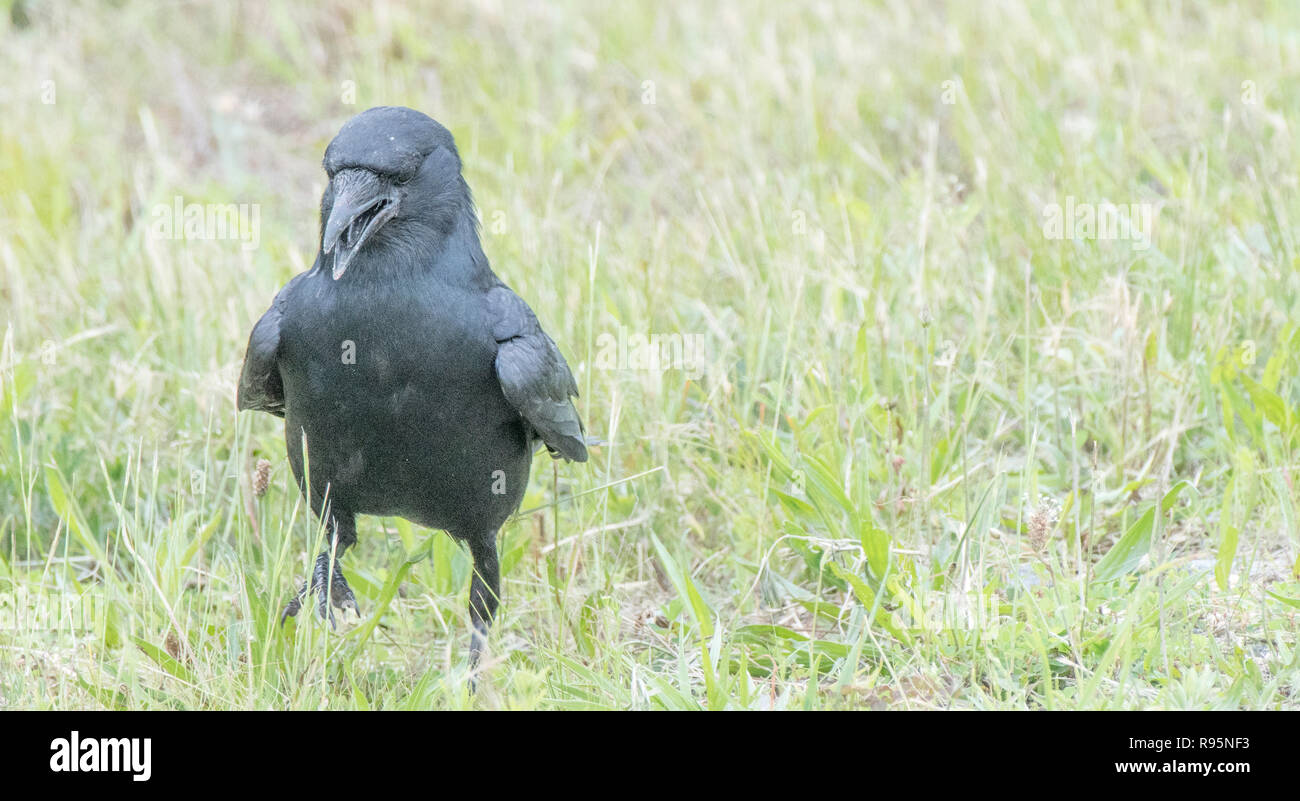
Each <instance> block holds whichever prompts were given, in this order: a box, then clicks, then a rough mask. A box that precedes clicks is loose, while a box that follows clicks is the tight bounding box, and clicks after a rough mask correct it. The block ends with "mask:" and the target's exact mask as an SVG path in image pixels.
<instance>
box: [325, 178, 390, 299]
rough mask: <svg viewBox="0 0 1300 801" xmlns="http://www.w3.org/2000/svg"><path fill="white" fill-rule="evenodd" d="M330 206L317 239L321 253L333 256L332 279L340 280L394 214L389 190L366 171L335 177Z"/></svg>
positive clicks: (387, 186) (379, 179) (386, 184)
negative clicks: (326, 218) (323, 228)
mask: <svg viewBox="0 0 1300 801" xmlns="http://www.w3.org/2000/svg"><path fill="white" fill-rule="evenodd" d="M332 183H333V186H334V205H333V206H332V207H331V208H330V216H329V220H328V221H326V223H325V233H324V235H323V236H322V238H321V252H322V253H324V254H325V255H326V256H328V255H330V254H333V256H334V268H333V273H334V280H335V281H337V280H339V279H340V278H342V277H343V273H344V272H346V271H347V269H348V265H349V264H351V263H352V258H353V257H354V256H356V254H357V251H359V250H361V247H362V246H363V245H364V244H365V243H366V240H367V239H369V238H370V237H371V236H372V235H373V234H374V233H375V231H378V230H379V229H380V228H381V227H383V225H384V223H386V222H388V221H389V220H391V219H392V218H393V216H394V215H396V214H397V196H396V195H395V193H394V192H393V191H392V187H391V186H389V185H388V183H387V182H386V181H384V180H383V179H381V178H380V177H379V176H378V175H375V174H374V173H373V172H370V171H369V170H359V169H354V170H343V171H342V172H339V173H337V174H335V176H334V180H333V181H332Z"/></svg>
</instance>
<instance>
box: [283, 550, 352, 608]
mask: <svg viewBox="0 0 1300 801" xmlns="http://www.w3.org/2000/svg"><path fill="white" fill-rule="evenodd" d="M330 565H331V562H330V555H329V553H328V552H326V553H322V554H321V555H320V556H317V557H316V568H315V570H313V571H312V576H311V581H310V582H303V585H302V587H300V588H299V589H298V593H297V595H295V596H294V597H293V600H292V601H290V602H289V605H288V606H286V607H285V608H284V614H282V615H280V625H282V626H283V625H284V621H286V620H288V619H289V618H291V617H293V616H295V615H297V614H298V612H299V611H301V609H302V602H303V599H304V598H306V597H307V593H308V592H311V593H313V594H315V595H316V613H317V614H319V615H320V616H321V619H322V620H328V621H329V622H330V626H333V625H334V609H332V608H330V607H331V606H333V607H334V608H336V609H340V610H348V609H351V610H352V611H354V612H356V613H357V614H358V615H360V614H361V607H359V606H358V605H357V596H356V595H354V594H353V593H352V588H351V587H349V586H348V580H347V579H345V578H343V569H342V567H341V566H340V565H339V563H338V561H337V560H336V561H334V562H333V569H332V570H331V568H330ZM326 587H328V588H329V589H328V591H327V590H326Z"/></svg>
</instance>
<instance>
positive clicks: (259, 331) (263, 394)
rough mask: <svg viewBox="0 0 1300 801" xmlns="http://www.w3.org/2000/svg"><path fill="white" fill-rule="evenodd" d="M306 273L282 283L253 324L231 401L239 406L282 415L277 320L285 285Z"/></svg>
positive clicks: (286, 290)
mask: <svg viewBox="0 0 1300 801" xmlns="http://www.w3.org/2000/svg"><path fill="white" fill-rule="evenodd" d="M304 275H307V273H303V274H302V275H298V276H295V277H294V279H293V280H292V281H290V282H289V283H288V284H285V286H284V288H283V289H281V290H280V292H279V294H277V295H276V296H275V300H273V301H271V308H269V309H267V310H266V314H263V315H262V319H260V320H258V321H257V325H255V326H253V333H252V334H250V335H249V337H248V351H247V352H246V353H245V354H244V369H243V371H242V372H240V374H239V393H238V396H237V399H236V401H235V404H236V406H238V408H239V409H241V410H243V409H253V410H254V411H259V412H270V413H271V414H273V415H275V416H276V417H284V385H283V383H282V382H281V381H280V366H279V364H277V363H276V355H277V354H278V353H279V350H280V321H281V320H282V319H283V318H284V310H285V301H286V299H287V297H288V294H289V288H290V287H292V286H293V285H294V284H296V283H297V282H298V280H299V279H301V278H302V277H303V276H304Z"/></svg>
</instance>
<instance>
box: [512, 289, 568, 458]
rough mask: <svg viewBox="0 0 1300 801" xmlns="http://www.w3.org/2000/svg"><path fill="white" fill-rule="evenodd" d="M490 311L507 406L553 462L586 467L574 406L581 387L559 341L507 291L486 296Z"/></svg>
mask: <svg viewBox="0 0 1300 801" xmlns="http://www.w3.org/2000/svg"><path fill="white" fill-rule="evenodd" d="M488 310H489V314H491V319H492V336H493V337H494V338H495V339H496V341H497V361H496V368H497V378H498V379H499V380H500V381H501V389H502V391H503V392H505V396H506V400H507V401H509V402H510V405H511V406H514V407H515V409H516V410H517V411H518V412H519V414H520V415H522V416H523V418H524V421H525V422H527V423H528V425H529V426H530V427H531V428H532V430H533V432H534V433H535V434H536V435H537V437H538V438H540V439H541V440H542V442H543V443H544V444H545V445H546V449H547V450H548V451H550V453H551V456H552V457H553V458H558V457H560V456H563V457H564V458H566V459H569V460H571V461H575V462H585V461H587V445H586V443H585V441H584V439H583V436H582V432H583V428H582V421H581V420H580V419H578V410H577V409H575V408H574V407H573V401H572V400H570V398H576V397H577V396H578V385H577V384H576V383H575V382H574V380H573V373H571V372H569V365H568V364H567V363H565V361H564V357H563V356H561V355H560V349H559V348H557V347H556V346H555V341H554V340H552V339H551V338H550V337H549V336H547V334H546V332H545V331H543V330H542V326H541V325H540V324H539V323H538V322H537V316H536V315H534V314H533V310H532V309H530V308H528V304H527V303H524V301H523V300H522V299H521V298H520V297H519V296H518V295H516V294H515V293H514V292H513V291H511V290H510V288H509V287H506V286H503V285H502V286H496V287H493V288H492V289H491V290H490V291H489V292H488Z"/></svg>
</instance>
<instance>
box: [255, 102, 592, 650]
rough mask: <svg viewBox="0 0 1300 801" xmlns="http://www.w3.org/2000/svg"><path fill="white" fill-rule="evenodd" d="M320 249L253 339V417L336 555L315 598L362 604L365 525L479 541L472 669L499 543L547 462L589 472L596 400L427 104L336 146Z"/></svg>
mask: <svg viewBox="0 0 1300 801" xmlns="http://www.w3.org/2000/svg"><path fill="white" fill-rule="evenodd" d="M324 166H325V172H326V174H327V175H328V176H329V186H328V187H327V188H326V189H325V194H324V196H323V197H321V213H320V221H321V233H320V252H319V255H317V257H316V263H315V265H314V266H313V267H312V269H311V270H309V271H307V272H305V273H302V274H300V275H298V276H296V277H294V278H293V280H291V281H290V282H289V283H288V284H287V285H285V287H284V288H283V289H281V290H280V292H279V294H277V295H276V297H275V300H274V301H273V302H272V303H271V308H270V309H269V310H268V311H267V312H266V314H264V315H263V316H262V319H261V320H259V321H258V322H257V325H256V326H254V327H253V333H252V335H251V336H250V337H249V339H248V352H247V354H246V355H245V357H244V369H243V373H242V375H241V376H240V378H239V395H238V406H239V408H240V409H256V410H259V411H264V412H270V413H271V414H273V415H276V416H277V417H283V418H284V433H285V440H286V443H287V445H288V456H289V464H290V465H291V467H292V468H293V474H294V478H295V479H297V481H298V484H299V486H300V488H301V489H302V491H303V494H304V496H305V497H306V498H308V500H309V501H310V503H311V508H312V511H313V512H314V513H315V514H316V515H317V516H319V517H320V519H321V520H322V521H323V523H324V524H325V528H326V532H327V536H329V537H330V538H331V542H330V543H329V547H327V548H326V550H325V551H324V552H323V553H321V554H320V556H319V557H318V558H317V559H316V566H315V570H314V572H313V574H312V577H311V580H310V581H308V582H306V583H304V584H303V586H302V589H300V590H299V591H298V594H297V596H296V597H295V598H294V599H293V600H292V601H291V602H290V603H289V605H288V606H287V607H286V608H285V610H284V615H282V616H281V622H283V621H284V619H285V618H287V617H288V616H290V615H294V614H297V612H298V610H299V609H300V608H301V603H302V599H303V598H304V597H305V596H306V594H307V593H308V592H309V591H310V592H313V593H315V594H316V596H317V609H318V611H319V613H320V614H321V616H322V617H325V618H328V619H329V620H330V621H331V622H332V621H333V614H334V613H333V611H332V610H331V609H330V606H331V605H333V606H334V607H337V608H339V609H344V608H348V607H351V608H354V609H355V608H356V598H355V596H354V595H353V594H352V590H351V589H350V588H349V587H348V583H347V581H346V580H345V579H344V577H343V572H342V570H341V569H340V567H339V564H338V561H337V558H338V557H339V556H341V555H342V554H343V552H344V551H346V550H347V549H348V548H349V547H350V546H351V545H352V544H353V543H355V542H356V539H357V533H356V515H359V514H365V515H394V516H398V517H404V518H406V519H408V520H411V521H413V522H415V523H417V524H419V525H422V526H427V527H429V528H435V529H442V530H445V531H446V532H448V533H449V534H451V535H452V536H453V537H455V538H457V539H459V540H462V541H464V542H465V543H467V544H468V546H469V550H470V553H471V554H472V555H473V559H474V577H473V579H472V581H471V583H470V599H469V608H470V618H471V620H472V622H473V631H472V633H471V638H470V659H471V664H472V665H474V664H477V662H478V658H479V654H480V653H481V651H482V649H483V646H484V643H485V639H486V636H487V631H488V627H489V626H490V625H491V623H492V618H493V615H494V614H495V612H496V609H497V602H498V597H499V596H498V593H499V575H500V571H499V569H498V565H497V547H496V537H497V531H498V530H499V529H500V527H501V524H502V523H503V522H505V520H506V518H507V517H509V516H510V515H511V514H512V513H513V512H514V511H515V510H516V509H518V508H519V502H520V501H521V500H522V499H523V495H524V488H525V485H526V484H527V483H528V469H529V462H530V461H531V458H532V454H533V451H534V449H535V447H536V446H537V445H538V444H542V445H545V446H546V448H547V449H548V450H549V451H550V453H551V456H552V457H554V458H559V457H564V458H566V459H570V460H573V461H578V462H583V461H586V459H587V448H586V440H585V438H584V436H583V426H582V422H581V420H579V419H578V413H577V410H576V409H575V408H574V406H573V401H572V400H571V398H573V397H576V396H577V394H578V388H577V385H576V384H575V382H574V380H573V374H572V373H571V372H570V371H569V366H568V364H567V363H565V361H564V357H563V356H561V355H560V351H559V348H557V347H556V345H555V342H554V341H553V340H552V339H551V338H550V337H549V336H548V335H547V334H546V332H545V331H543V330H542V327H541V325H539V324H538V322H537V317H536V316H534V315H533V311H532V309H530V308H528V304H526V303H524V301H523V300H521V299H520V298H519V296H518V295H516V294H515V293H514V292H513V291H511V289H510V288H509V287H508V286H506V285H505V284H504V283H502V282H501V280H500V279H499V278H497V277H496V275H495V274H493V272H492V269H491V268H490V267H489V266H488V260H487V257H486V256H484V254H483V248H482V246H481V245H480V244H479V237H478V217H477V215H476V214H475V211H474V202H473V199H472V198H471V196H470V190H469V186H468V184H466V183H465V179H464V177H462V176H461V162H460V156H459V154H458V153H457V152H456V144H455V142H454V141H453V140H452V136H451V133H450V132H449V131H448V130H447V129H446V128H444V127H443V126H442V125H440V124H438V123H437V122H436V121H434V120H433V119H431V118H429V117H428V116H426V115H424V114H421V113H420V112H418V111H414V110H412V109H409V108H394V107H380V108H372V109H370V110H369V111H366V112H363V113H361V114H358V115H357V116H355V117H353V118H352V119H351V120H349V121H348V122H347V123H345V124H344V125H343V128H342V129H340V130H339V133H338V135H337V136H336V137H334V141H332V142H331V143H330V145H329V147H328V148H326V150H325V161H324Z"/></svg>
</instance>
